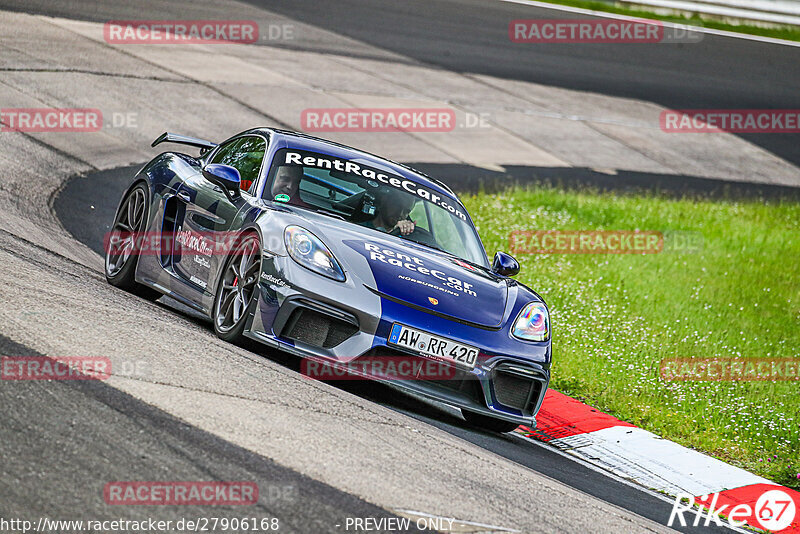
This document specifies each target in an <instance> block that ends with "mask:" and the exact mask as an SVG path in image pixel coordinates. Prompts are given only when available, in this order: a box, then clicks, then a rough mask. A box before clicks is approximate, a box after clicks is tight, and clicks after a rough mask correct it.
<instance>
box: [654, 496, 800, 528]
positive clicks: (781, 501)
mask: <svg viewBox="0 0 800 534" xmlns="http://www.w3.org/2000/svg"><path fill="white" fill-rule="evenodd" d="M790 491H791V490H790ZM720 497H721V495H720V494H719V493H712V494H710V495H702V496H700V497H697V498H695V497H694V496H691V495H689V494H686V493H684V494H679V495H677V496H676V497H675V502H674V503H673V505H672V512H671V513H670V515H669V521H667V526H669V527H671V526H672V525H673V523H674V522H675V520H676V519H677V522H678V524H680V525H681V526H683V527H685V526H686V525H687V519H686V518H684V514H687V515H688V516H689V518H688V520H689V521H692V517H691V516H692V515H694V521H692V526H695V527H697V526H700V525H701V520H702V517H703V516H704V515H705V520H704V521H703V522H702V526H706V527H707V526H710V525H711V523H712V522H713V523H714V524H716V525H717V526H732V527H742V526H744V525H749V526H751V527H757V528H758V527H760V528H763V529H765V530H768V531H771V532H779V531H782V530H784V529H786V528H787V527H789V526H791V525H793V524H795V525H796V524H797V523H796V516H797V504H796V503H795V498H793V497H792V496H791V495H789V494H788V493H787V492H785V491H782V490H779V489H769V490H767V491H764V492H763V493H762V494H761V495H759V496H758V499H757V500H756V502H755V506H753V505H752V500H750V502H749V503H745V502H741V501H738V502H736V501H735V500H732V499H730V498H728V497H727V496H725V495H722V499H720ZM753 497H755V496H753ZM725 501H727V502H725ZM695 504H697V505H698V507H697V508H695Z"/></svg>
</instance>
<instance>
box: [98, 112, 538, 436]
mask: <svg viewBox="0 0 800 534" xmlns="http://www.w3.org/2000/svg"><path fill="white" fill-rule="evenodd" d="M163 142H170V143H179V144H183V145H189V146H192V147H195V148H199V149H200V155H199V156H198V157H195V156H191V155H187V154H183V153H179V152H165V153H163V154H160V155H159V156H157V157H155V158H154V159H153V160H152V161H150V162H149V163H148V164H147V165H145V166H144V167H143V168H142V169H141V171H139V173H138V174H137V175H136V177H135V178H134V179H133V182H132V184H131V185H130V187H129V188H128V189H127V190H126V192H125V193H124V195H123V197H122V200H121V202H120V205H119V208H118V209H117V214H116V216H115V220H114V223H113V227H112V231H111V232H110V234H109V236H108V240H107V243H106V258H105V274H106V278H107V280H108V282H109V283H111V284H112V285H114V286H117V287H120V288H123V289H125V290H128V291H131V292H133V293H136V294H138V295H140V296H143V297H146V298H151V299H155V298H158V297H159V296H161V295H162V294H165V295H169V296H170V297H172V298H173V299H176V300H178V301H180V302H182V303H183V304H185V305H187V306H189V307H191V308H193V309H196V310H198V311H199V312H201V313H203V314H205V315H208V316H209V317H210V318H211V320H212V322H213V325H214V330H215V332H216V333H217V335H218V336H219V337H220V338H222V339H225V340H228V341H231V342H235V343H250V344H253V342H258V343H261V344H263V345H266V346H268V347H273V348H277V349H280V350H282V351H286V352H289V353H292V354H295V355H297V356H300V357H302V358H303V360H302V369H303V372H305V373H307V374H308V375H309V376H314V377H318V378H334V379H335V378H337V377H338V378H342V377H345V376H346V377H354V376H355V377H366V378H369V379H374V380H380V381H386V382H390V383H392V384H393V385H395V386H397V387H400V388H403V389H405V390H408V391H411V392H414V393H416V394H419V395H423V396H425V397H428V398H432V399H435V400H438V401H440V402H443V403H446V404H448V405H451V406H455V407H458V408H460V409H461V412H462V413H463V415H464V418H465V419H466V420H467V422H469V423H470V424H473V425H475V426H478V427H482V428H484V429H488V430H493V431H498V432H507V431H510V430H513V429H514V428H516V427H517V426H518V425H519V424H525V425H529V426H535V424H536V420H535V417H536V413H537V411H538V410H539V407H540V406H541V403H542V399H543V398H544V394H545V391H546V389H547V386H548V383H549V379H550V361H551V328H550V318H549V314H548V310H547V307H546V305H545V303H544V301H543V300H542V298H541V297H540V296H539V295H538V294H536V293H535V292H534V291H532V290H531V289H529V288H527V287H526V286H524V285H522V284H520V283H519V282H517V281H515V280H514V279H512V278H510V277H511V276H513V275H515V274H516V273H517V272H518V271H519V264H518V263H517V261H516V260H515V259H514V258H512V257H511V256H509V255H507V254H504V253H502V252H498V253H497V254H495V256H494V260H493V262H492V263H489V260H488V258H487V256H486V252H485V250H484V248H483V244H482V243H481V240H480V237H479V236H478V233H477V231H476V230H475V227H474V225H473V224H472V220H471V219H470V216H469V214H468V213H467V210H466V209H465V208H464V206H463V204H462V203H461V202H460V201H459V200H458V198H457V197H456V195H455V194H454V193H453V191H451V190H450V188H449V187H448V186H447V185H445V184H444V183H442V182H440V181H438V180H435V179H433V178H430V177H428V176H426V175H424V174H422V173H419V172H417V171H414V170H413V169H411V168H409V167H407V166H404V165H401V164H398V163H395V162H392V161H389V160H387V159H384V158H381V157H378V156H375V155H373V154H369V153H366V152H363V151H360V150H356V149H354V148H350V147H347V146H343V145H340V144H337V143H333V142H330V141H326V140H323V139H318V138H314V137H310V136H307V135H304V134H300V133H296V132H289V131H284V130H277V129H273V128H256V129H252V130H248V131H245V132H242V133H240V134H237V135H235V136H233V137H231V138H230V139H228V140H227V141H225V142H223V143H220V144H215V143H212V142H209V141H204V140H201V139H195V138H192V137H187V136H182V135H176V134H171V133H165V134H163V135H161V136H160V137H159V138H158V139H156V140H155V141H154V142H153V145H152V146H156V145H158V144H160V143H163Z"/></svg>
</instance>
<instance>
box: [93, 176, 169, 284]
mask: <svg viewBox="0 0 800 534" xmlns="http://www.w3.org/2000/svg"><path fill="white" fill-rule="evenodd" d="M148 198H149V191H148V190H147V186H146V185H145V184H142V183H140V184H138V185H136V186H135V187H134V188H133V189H131V191H130V192H129V193H128V194H127V196H126V197H125V200H123V202H122V204H121V205H120V207H119V210H118V211H117V215H116V216H115V217H114V225H113V226H112V227H111V233H110V235H109V239H108V243H106V258H105V274H106V280H108V283H109V284H111V285H112V286H115V287H118V288H120V289H124V290H125V291H129V292H131V293H134V294H136V295H138V296H140V297H142V298H146V299H148V300H156V299H157V298H158V297H160V296H161V293H159V292H158V291H156V290H155V289H152V288H149V287H146V286H143V285H142V284H139V283H137V282H136V280H135V279H134V275H135V273H136V264H137V263H138V262H139V252H140V251H138V250H137V247H136V239H137V237H139V236H142V233H143V232H144V230H145V227H146V225H147V214H148V209H149V200H148Z"/></svg>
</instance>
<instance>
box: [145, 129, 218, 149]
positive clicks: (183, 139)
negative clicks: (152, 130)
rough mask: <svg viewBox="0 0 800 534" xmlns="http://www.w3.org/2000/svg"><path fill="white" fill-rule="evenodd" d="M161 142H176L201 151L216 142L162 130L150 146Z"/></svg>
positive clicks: (212, 146)
mask: <svg viewBox="0 0 800 534" xmlns="http://www.w3.org/2000/svg"><path fill="white" fill-rule="evenodd" d="M161 143H178V144H181V145H189V146H194V147H197V148H199V149H201V150H202V152H203V153H205V152H207V151H209V150H211V149H212V148H215V147H216V146H217V144H216V143H212V142H211V141H206V140H204V139H197V138H196V137H189V136H188V135H180V134H174V133H169V132H164V133H163V134H161V135H159V136H158V139H156V140H155V141H153V143H152V144H151V145H150V146H151V147H152V146H156V145H158V144H161Z"/></svg>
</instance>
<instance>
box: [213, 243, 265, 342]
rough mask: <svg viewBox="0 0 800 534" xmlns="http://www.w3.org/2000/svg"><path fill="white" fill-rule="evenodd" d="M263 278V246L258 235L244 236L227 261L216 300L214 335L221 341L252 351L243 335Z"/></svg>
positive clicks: (218, 286)
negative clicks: (261, 277)
mask: <svg viewBox="0 0 800 534" xmlns="http://www.w3.org/2000/svg"><path fill="white" fill-rule="evenodd" d="M260 275H261V246H260V243H259V239H258V235H257V234H255V233H250V234H245V235H244V236H242V238H241V239H240V240H239V242H238V243H237V244H236V247H235V248H234V250H233V252H232V253H231V254H230V255H229V256H228V258H227V259H226V260H225V267H224V268H223V269H222V277H221V279H220V281H219V284H218V285H217V293H216V295H215V296H214V307H213V308H212V315H211V319H212V321H213V323H214V332H216V334H217V337H219V338H220V339H222V340H225V341H229V342H231V343H235V344H237V345H240V346H246V347H248V348H249V347H252V346H254V345H255V343H254V342H252V341H250V340H249V339H246V338H245V337H244V336H243V335H242V332H244V326H245V323H246V322H247V316H248V315H249V314H250V311H251V309H252V307H253V306H254V305H255V301H256V296H257V294H258V279H259V276H260Z"/></svg>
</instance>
